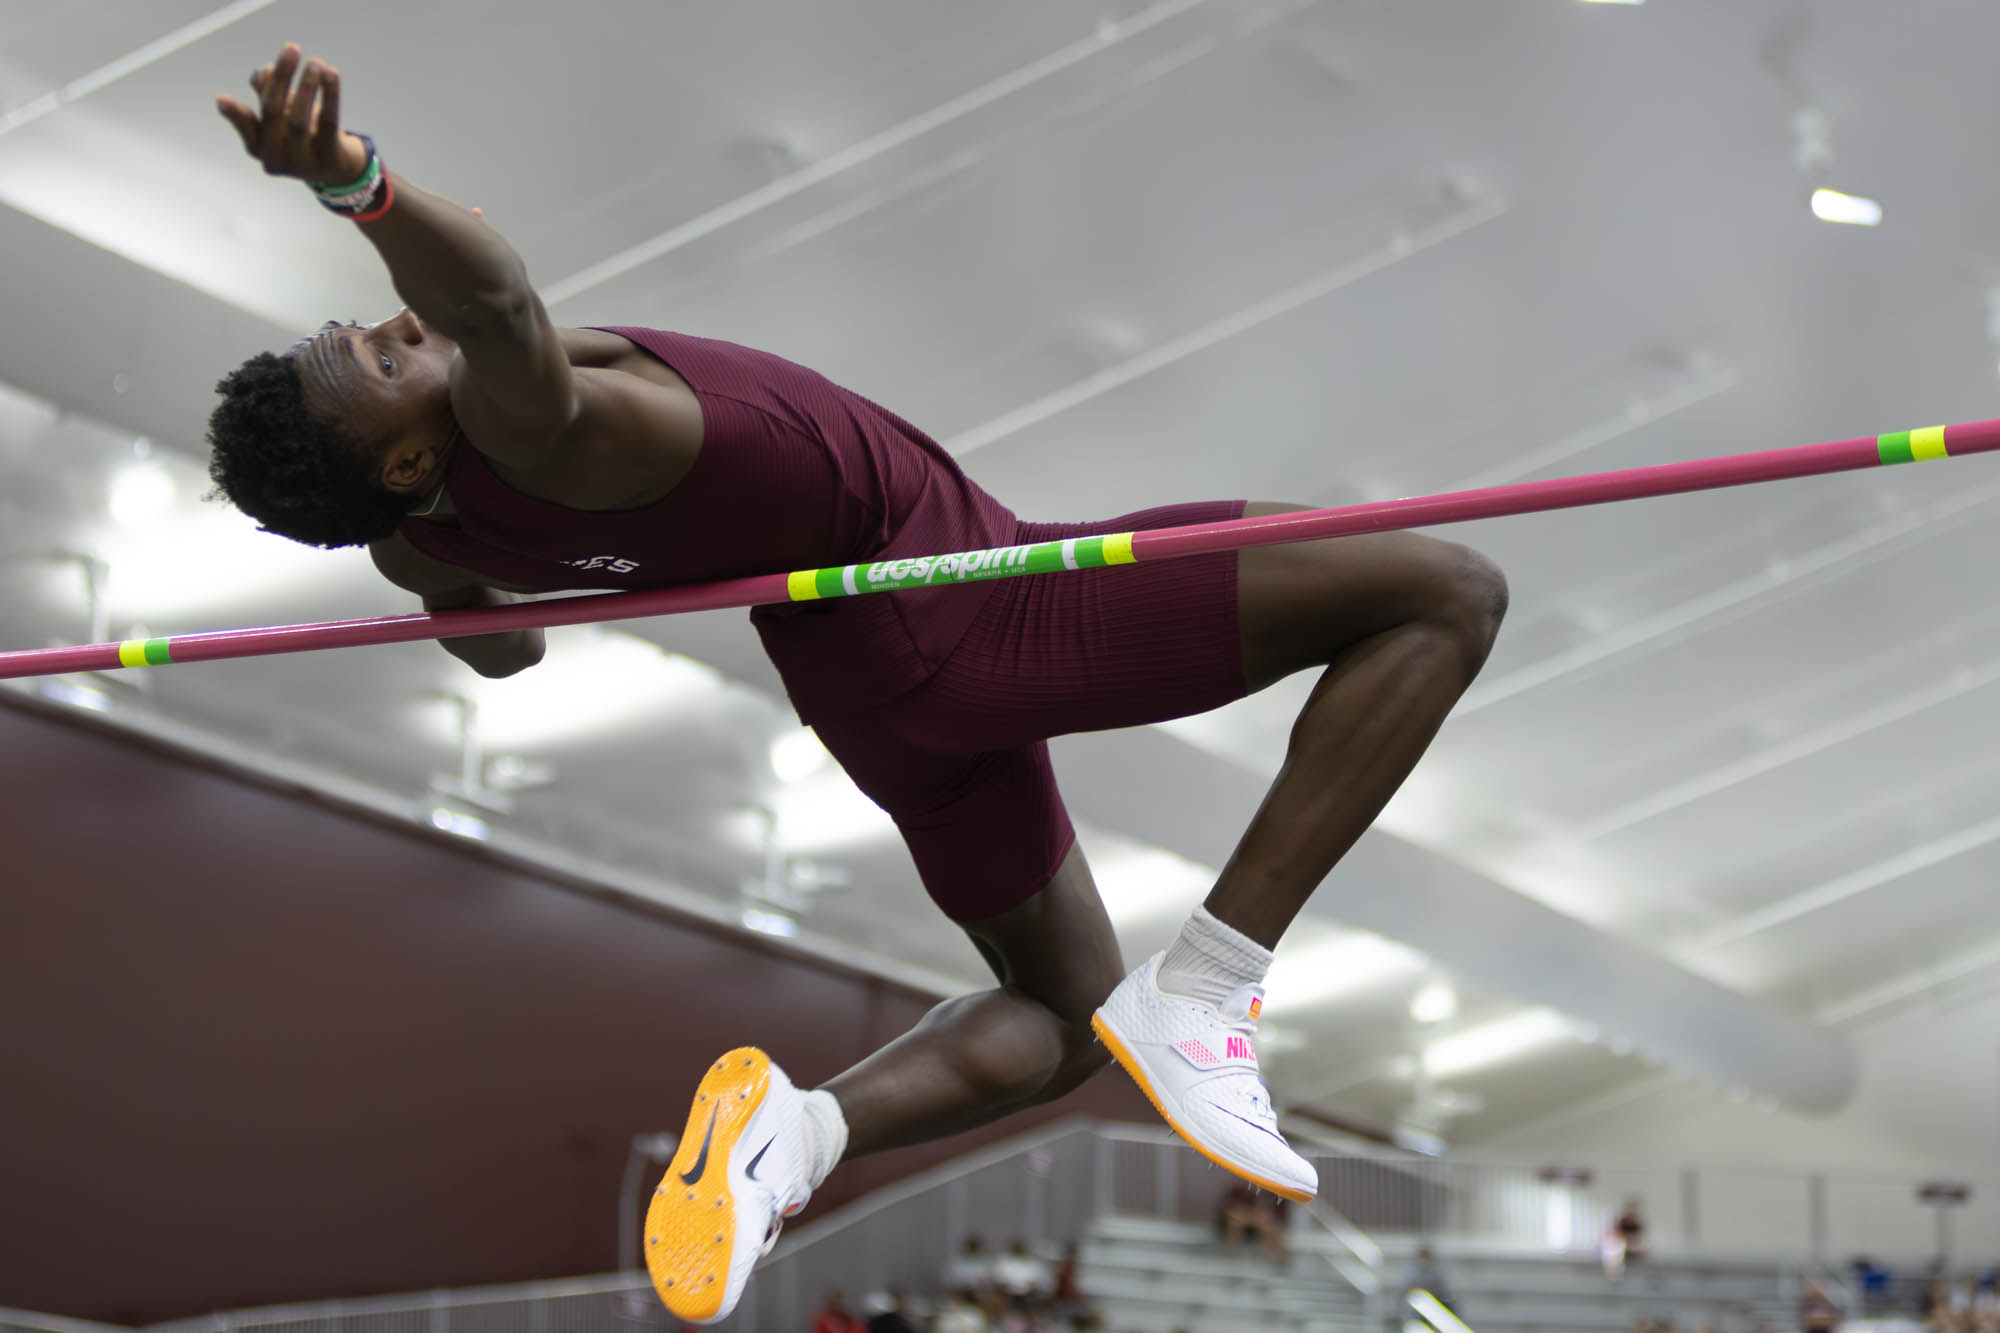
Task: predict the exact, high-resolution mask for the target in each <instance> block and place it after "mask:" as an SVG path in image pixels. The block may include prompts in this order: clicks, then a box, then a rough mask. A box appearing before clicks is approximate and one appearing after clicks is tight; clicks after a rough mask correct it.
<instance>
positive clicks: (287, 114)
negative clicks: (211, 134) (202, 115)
mask: <svg viewBox="0 0 2000 1333" xmlns="http://www.w3.org/2000/svg"><path fill="white" fill-rule="evenodd" d="M300 56H301V52H300V51H299V48H298V45H297V44H296V43H294V42H287V43H286V44H285V45H284V46H283V47H282V48H281V49H280V50H279V52H278V57H277V59H275V60H273V61H272V62H271V63H270V64H268V65H266V66H264V67H263V68H262V69H259V70H257V71H256V72H255V73H253V74H251V76H250V87H251V89H252V90H253V91H255V92H256V93H257V96H258V103H257V105H256V106H255V107H250V106H246V105H244V104H243V103H242V102H239V101H237V100H236V99H235V98H233V97H231V96H230V95H229V94H227V93H223V94H221V95H219V96H218V97H217V98H216V99H215V106H216V109H217V110H218V111H220V112H221V113H222V118H223V119H224V120H227V121H228V122H229V123H230V124H231V125H234V126H235V127H236V132H237V133H238V134H240V135H241V136H243V147H244V150H245V151H246V152H248V153H249V154H250V156H252V157H254V158H256V159H257V160H258V161H259V162H260V163H262V164H263V166H264V170H265V171H267V172H269V173H270V174H271V175H273V176H292V177H296V178H297V179H299V180H302V181H305V182H307V183H308V184H312V185H345V184H346V183H347V182H349V181H351V180H354V179H355V178H356V177H358V176H360V175H361V173H362V172H363V171H365V170H367V167H368V146H367V145H366V144H364V143H363V142H362V141H361V139H360V137H359V136H358V135H353V134H348V133H346V132H345V131H343V130H342V129H341V128H340V71H339V70H336V69H335V68H334V67H333V66H331V65H329V64H327V63H326V62H325V61H323V60H317V59H315V60H307V61H304V62H303V68H301V61H300ZM295 77H296V78H297V80H298V84H297V86H296V87H294V86H293V82H292V81H293V79H294V78H295Z"/></svg>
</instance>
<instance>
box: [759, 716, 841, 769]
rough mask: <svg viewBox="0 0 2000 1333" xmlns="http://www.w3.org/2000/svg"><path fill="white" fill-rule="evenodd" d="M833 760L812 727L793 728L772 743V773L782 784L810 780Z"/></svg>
mask: <svg viewBox="0 0 2000 1333" xmlns="http://www.w3.org/2000/svg"><path fill="white" fill-rule="evenodd" d="M832 759H833V756H832V755H830V754H828V753H827V749H826V746H825V745H823V744H821V743H820V739H819V735H818V734H817V733H816V732H814V731H813V729H812V728H811V727H795V728H792V729H791V730H788V731H786V732H785V733H784V734H783V735H781V736H779V737H778V738H777V739H776V740H774V741H772V742H771V771H772V772H773V773H775V774H776V775H777V778H778V781H780V782H799V781H802V780H803V779H805V778H809V777H811V776H812V775H813V774H815V773H817V772H819V771H820V770H821V769H822V768H825V767H826V766H827V764H828V763H829V762H831V760H832Z"/></svg>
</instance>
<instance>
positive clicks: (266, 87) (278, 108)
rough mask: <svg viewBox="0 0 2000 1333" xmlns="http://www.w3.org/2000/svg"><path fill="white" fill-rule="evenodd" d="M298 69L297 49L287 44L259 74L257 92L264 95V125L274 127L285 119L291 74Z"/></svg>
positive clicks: (290, 86) (290, 88)
mask: <svg viewBox="0 0 2000 1333" xmlns="http://www.w3.org/2000/svg"><path fill="white" fill-rule="evenodd" d="M298 67H299V48H298V47H297V46H295V45H294V44H292V43H290V42H287V43H285V45H284V46H282V47H280V48H279V50H278V58H277V59H276V60H274V61H272V62H271V63H270V64H268V65H266V66H265V67H264V68H263V69H262V70H260V71H259V73H260V74H261V75H262V76H263V77H262V86H261V87H259V88H258V91H259V92H261V93H262V94H263V95H264V115H263V120H264V123H265V124H266V125H276V124H278V123H280V122H281V121H283V120H284V118H285V98H286V95H287V94H288V93H290V92H291V90H292V74H293V72H294V71H295V70H297V69H298Z"/></svg>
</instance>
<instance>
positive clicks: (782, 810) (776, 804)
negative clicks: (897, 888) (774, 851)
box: [771, 768, 896, 852]
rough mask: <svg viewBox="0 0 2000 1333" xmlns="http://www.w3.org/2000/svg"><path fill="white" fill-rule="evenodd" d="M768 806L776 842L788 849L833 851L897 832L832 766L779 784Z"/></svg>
mask: <svg viewBox="0 0 2000 1333" xmlns="http://www.w3.org/2000/svg"><path fill="white" fill-rule="evenodd" d="M771 809H772V811H773V812H774V813H775V814H776V816H777V837H778V845H779V846H780V847H782V848H783V849H784V850H785V851H787V852H831V851H838V850H840V849H841V848H845V847H856V846H861V845H863V844H866V843H871V842H880V841H883V840H884V839H888V838H893V837H895V836H896V826H895V824H894V823H893V822H891V820H890V819H889V816H888V815H886V814H884V813H883V811H882V807H881V806H879V805H877V804H875V802H873V801H871V800H869V799H868V798H867V797H866V796H864V795H862V794H861V789H860V788H859V787H856V786H855V785H854V783H853V781H852V780H851V779H850V778H849V777H848V776H847V774H845V773H843V772H841V771H840V770H839V769H837V768H828V769H824V770H822V771H821V772H819V773H817V774H815V775H814V776H812V777H810V778H807V779H805V780H804V781H802V782H794V783H791V784H790V785H789V786H786V787H782V788H780V789H779V790H778V791H777V792H776V793H775V794H774V795H773V796H772V798H771Z"/></svg>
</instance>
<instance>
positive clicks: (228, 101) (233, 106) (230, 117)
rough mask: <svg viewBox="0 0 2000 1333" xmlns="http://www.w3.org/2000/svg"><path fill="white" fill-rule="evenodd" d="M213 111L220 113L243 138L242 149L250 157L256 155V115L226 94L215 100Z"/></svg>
mask: <svg viewBox="0 0 2000 1333" xmlns="http://www.w3.org/2000/svg"><path fill="white" fill-rule="evenodd" d="M215 109H216V110H217V111H220V112H221V113H222V118H223V119H224V120H226V121H228V122H229V123H230V124H231V125H234V126H235V127H236V132H237V133H238V134H240V135H242V136H243V147H244V149H245V150H246V151H248V152H249V154H250V155H251V156H252V157H255V156H256V155H257V113H256V112H254V111H252V110H251V109H250V108H249V107H247V106H244V105H243V104H242V103H241V102H239V101H237V100H236V99H235V98H233V97H231V96H230V95H229V94H228V93H223V94H221V95H220V96H218V97H217V98H216V99H215Z"/></svg>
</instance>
